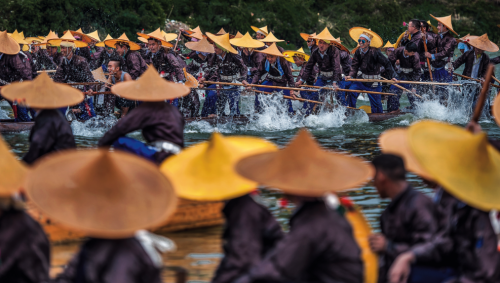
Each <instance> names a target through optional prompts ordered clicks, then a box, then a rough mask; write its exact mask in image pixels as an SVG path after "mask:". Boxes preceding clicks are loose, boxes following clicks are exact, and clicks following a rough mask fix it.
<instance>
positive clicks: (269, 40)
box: [259, 32, 285, 53]
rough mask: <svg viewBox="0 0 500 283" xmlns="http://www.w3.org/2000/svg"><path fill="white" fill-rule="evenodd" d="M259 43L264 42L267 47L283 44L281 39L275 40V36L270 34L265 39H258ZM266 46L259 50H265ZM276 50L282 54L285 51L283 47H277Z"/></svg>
mask: <svg viewBox="0 0 500 283" xmlns="http://www.w3.org/2000/svg"><path fill="white" fill-rule="evenodd" d="M259 41H261V42H264V43H265V44H266V46H267V47H269V46H271V45H272V44H273V43H278V42H284V40H282V39H277V38H276V36H274V34H273V33H272V32H270V33H269V34H268V35H267V36H266V37H265V38H263V39H259ZM266 46H264V47H262V48H261V49H260V50H264V49H265V48H267V47H266ZM278 50H279V51H280V52H281V53H283V52H284V51H285V49H283V47H281V46H278Z"/></svg>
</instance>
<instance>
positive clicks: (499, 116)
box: [492, 96, 500, 126]
mask: <svg viewBox="0 0 500 283" xmlns="http://www.w3.org/2000/svg"><path fill="white" fill-rule="evenodd" d="M492 111H493V116H494V117H495V121H496V122H497V125H499V126H500V99H498V96H497V98H496V99H495V102H494V103H493V108H492Z"/></svg>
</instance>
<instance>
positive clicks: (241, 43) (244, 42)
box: [229, 32, 265, 49]
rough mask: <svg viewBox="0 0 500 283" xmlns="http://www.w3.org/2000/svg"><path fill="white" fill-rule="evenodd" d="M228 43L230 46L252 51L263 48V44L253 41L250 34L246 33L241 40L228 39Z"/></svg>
mask: <svg viewBox="0 0 500 283" xmlns="http://www.w3.org/2000/svg"><path fill="white" fill-rule="evenodd" d="M229 42H230V43H231V44H232V45H235V46H238V47H244V48H254V49H255V48H260V47H263V46H264V45H265V44H264V42H261V41H259V40H256V39H253V38H252V36H250V34H249V33H248V32H247V33H246V34H245V35H244V36H243V37H241V38H233V39H230V40H229Z"/></svg>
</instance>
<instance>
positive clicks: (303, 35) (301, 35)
mask: <svg viewBox="0 0 500 283" xmlns="http://www.w3.org/2000/svg"><path fill="white" fill-rule="evenodd" d="M315 36H316V33H311V34H308V33H303V32H301V33H300V37H302V38H303V39H304V40H305V41H307V40H308V39H309V38H311V37H315Z"/></svg>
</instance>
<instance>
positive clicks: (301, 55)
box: [283, 47, 310, 63]
mask: <svg viewBox="0 0 500 283" xmlns="http://www.w3.org/2000/svg"><path fill="white" fill-rule="evenodd" d="M283 55H285V59H286V60H287V61H288V62H290V63H295V61H294V60H293V57H298V58H301V59H302V60H304V61H305V62H307V61H309V57H310V56H309V55H307V54H306V52H304V49H303V48H302V47H301V48H300V49H299V50H297V51H293V50H287V51H285V52H283Z"/></svg>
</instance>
